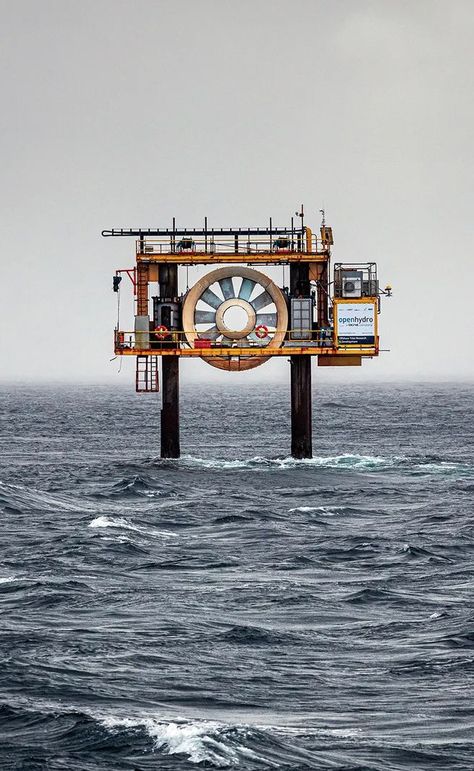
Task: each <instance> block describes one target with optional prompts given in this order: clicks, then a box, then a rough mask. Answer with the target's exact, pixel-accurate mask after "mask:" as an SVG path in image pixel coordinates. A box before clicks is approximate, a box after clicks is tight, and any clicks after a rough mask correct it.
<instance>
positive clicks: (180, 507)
mask: <svg viewBox="0 0 474 771" xmlns="http://www.w3.org/2000/svg"><path fill="white" fill-rule="evenodd" d="M314 386H315V389H314V458H313V459H312V460H310V461H294V460H292V459H291V458H289V457H288V454H289V450H288V448H289V396H288V389H287V388H286V387H284V386H282V385H277V386H272V385H271V384H270V385H267V386H262V385H248V384H246V385H245V387H240V386H236V385H235V384H233V383H232V382H231V379H230V378H229V385H227V384H225V385H224V386H222V387H217V386H205V385H199V386H191V385H189V384H188V385H184V386H183V392H182V404H181V408H182V436H181V441H182V452H183V457H182V458H181V459H180V460H177V461H162V460H160V459H159V457H158V454H159V398H160V397H159V396H157V395H156V394H154V395H139V396H137V395H135V394H134V393H133V391H132V387H133V385H132V383H130V384H127V385H126V386H122V385H121V386H118V387H116V388H113V387H111V386H107V387H105V386H100V387H91V386H87V387H86V386H80V387H79V386H77V387H72V386H69V387H67V386H61V387H59V386H50V387H47V386H43V387H34V386H25V385H18V386H7V385H3V386H1V387H0V404H1V410H0V434H1V440H0V514H1V531H0V540H1V550H0V769H1V771H10V770H13V769H14V770H15V771H20V769H21V770H22V771H46V769H47V770H48V771H50V770H51V771H59V770H61V771H64V770H67V771H70V770H72V771H76V770H78V771H98V770H99V769H100V770H102V769H104V770H105V769H110V770H112V771H121V770H122V769H124V770H125V769H126V770H127V771H145V770H148V769H160V771H168V770H169V771H178V770H179V771H186V770H187V769H196V768H199V767H202V768H238V769H242V771H251V770H253V769H255V771H261V770H263V769H282V771H283V770H285V769H287V770H288V771H289V770H290V769H291V771H299V770H300V769H301V770H303V769H333V770H335V769H338V770H339V771H372V770H374V771H375V770H376V771H405V769H417V770H418V769H419V770H420V771H422V770H424V769H429V770H430V771H434V770H438V769H439V771H450V770H451V769H452V770H453V771H454V770H456V771H461V770H463V771H464V770H466V771H468V770H470V771H472V769H474V578H473V576H474V571H473V568H474V520H473V498H474V436H473V426H474V406H473V388H472V385H467V384H465V385H462V384H442V385H437V384H431V385H426V384H425V385H423V384H390V385H383V386H381V385H369V384H366V383H364V384H357V385H354V384H352V385H345V386H341V385H330V384H328V383H324V384H321V383H318V382H317V380H316V378H315V384H314Z"/></svg>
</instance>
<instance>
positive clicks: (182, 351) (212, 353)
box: [115, 345, 378, 359]
mask: <svg viewBox="0 0 474 771" xmlns="http://www.w3.org/2000/svg"><path fill="white" fill-rule="evenodd" d="M115 354H116V356H180V357H191V358H196V357H197V358H200V357H204V358H206V359H210V358H219V357H220V358H226V359H227V358H229V356H230V357H234V356H245V357H251V356H256V357H262V356H265V358H266V357H268V356H307V355H308V354H309V355H310V356H321V357H332V358H334V357H337V358H340V359H344V358H345V357H348V356H370V357H371V356H377V355H378V351H377V350H376V349H375V348H374V347H373V346H370V347H369V346H368V347H366V348H350V349H349V348H348V349H347V350H341V349H340V348H337V349H336V348H321V347H318V346H313V345H307V346H292V345H285V346H282V347H281V348H270V346H268V347H265V346H255V347H252V348H241V347H239V348H237V347H235V348H234V347H231V346H228V347H225V348H224V347H220V348H217V347H216V348H185V347H183V348H126V347H124V348H122V347H120V348H115Z"/></svg>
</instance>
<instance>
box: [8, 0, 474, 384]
mask: <svg viewBox="0 0 474 771" xmlns="http://www.w3.org/2000/svg"><path fill="white" fill-rule="evenodd" d="M0 11H1V19H2V24H1V32H0V35H1V38H2V40H1V49H0V57H1V66H0V83H1V96H2V120H1V126H2V128H1V132H2V133H1V145H0V151H1V169H2V173H1V187H0V191H1V192H0V195H1V208H0V211H1V217H0V225H1V262H2V265H1V268H2V269H1V311H0V313H1V348H0V354H1V358H0V362H1V364H0V366H1V375H0V377H1V378H2V379H5V378H7V379H11V378H23V377H27V378H28V379H31V378H33V379H42V380H44V379H49V378H54V379H58V378H65V379H68V380H74V379H79V380H87V379H90V380H101V381H103V380H111V381H113V382H115V381H117V380H118V377H117V368H118V366H117V362H113V363H110V362H109V359H110V358H111V357H112V355H113V353H112V330H113V326H114V323H115V317H116V305H115V299H116V298H115V296H114V295H113V294H112V292H111V290H110V284H111V275H112V273H113V271H114V270H115V268H116V267H127V266H129V265H132V264H133V259H134V255H133V242H132V241H131V240H130V241H128V240H125V239H124V240H118V239H108V240H107V239H101V238H100V230H101V229H102V228H108V227H114V226H115V227H130V226H146V227H149V226H154V225H164V226H166V225H168V224H169V223H170V221H171V218H172V216H173V215H175V216H176V217H177V220H178V224H181V225H189V226H192V227H193V226H196V225H199V224H201V222H202V219H203V217H204V215H207V216H208V217H209V221H210V224H213V225H215V226H222V225H235V226H245V225H247V224H254V225H258V224H261V223H265V222H266V221H267V218H268V217H269V216H270V215H271V216H272V217H273V221H274V222H275V223H278V224H287V222H288V220H289V217H290V216H291V213H292V212H293V211H294V210H295V209H296V208H297V207H299V205H300V204H301V203H302V202H304V204H305V207H306V212H307V215H306V218H307V222H308V224H312V225H313V226H314V227H318V226H319V220H320V215H319V212H318V210H319V209H320V208H321V206H322V205H324V206H325V208H326V212H327V220H328V222H329V224H331V225H332V226H333V229H334V234H335V241H336V243H335V249H334V258H335V259H336V260H340V261H343V260H346V261H350V260H352V259H354V260H365V259H370V260H376V261H377V262H378V265H379V273H380V277H381V279H382V282H383V284H385V283H387V282H389V283H391V284H392V285H393V288H394V298H393V299H392V300H390V301H386V302H384V308H383V315H382V317H381V335H382V346H383V347H384V348H390V349H391V353H387V354H384V355H383V356H381V357H380V358H379V359H378V360H374V361H369V362H367V363H365V364H364V365H363V368H362V371H361V370H343V371H342V372H335V371H334V370H332V371H329V372H328V371H326V370H322V369H320V370H318V376H319V377H321V379H328V378H330V377H333V378H336V379H339V380H340V379H347V378H348V377H349V376H350V378H354V379H361V378H362V379H366V378H370V379H377V378H389V377H396V378H403V377H409V378H417V377H419V378H423V377H429V378H447V377H453V378H456V377H463V378H466V377H469V378H470V377H473V375H474V364H473V362H474V356H473V346H472V333H473V323H472V313H473V312H472V300H471V292H472V286H473V282H474V272H473V267H472V264H473V261H472V253H471V252H472V224H471V223H472V208H473V203H474V201H473V192H472V179H473V174H472V143H473V136H474V132H473V113H474V107H473V103H472V93H473V57H472V40H473V39H474V36H473V32H474V30H473V27H474V4H473V3H472V1H471V0H466V1H465V2H464V0H449V1H447V0H446V1H445V2H437V1H436V0H430V1H426V2H425V1H424V0H414V1H413V0H410V2H404V1H403V0H396V1H395V0H373V1H372V2H369V1H367V0H352V2H349V0H346V1H345V2H341V1H340V0H339V1H338V0H328V1H327V2H324V1H322V0H291V1H290V0H284V1H282V0H266V1H264V0H238V1H237V0H235V1H234V2H229V1H228V0H172V1H171V0H170V1H169V2H168V1H163V0H155V1H154V2H152V1H151V0H134V2H132V1H131V0H130V1H128V2H124V1H123V0H93V2H92V1H90V0H80V1H79V0H77V1H76V2H72V1H71V0H54V1H51V0H41V2H38V1H35V2H31V1H25V0H9V1H8V2H6V1H5V0H3V2H0ZM129 364H130V363H129ZM124 370H128V371H129V370H130V367H129V366H125V367H124ZM184 373H185V377H186V378H192V377H200V378H207V377H209V378H212V379H215V378H219V379H224V380H227V381H229V380H230V379H231V378H232V377H234V378H235V377H237V378H242V379H250V378H252V377H255V378H262V377H264V376H269V375H271V376H274V377H276V378H284V377H286V376H287V365H286V363H285V362H284V361H273V362H271V364H267V365H264V367H262V368H259V369H257V370H255V372H254V373H245V374H242V375H238V376H233V375H230V374H228V373H219V372H217V371H216V370H214V369H213V368H211V367H209V366H208V365H206V364H204V363H200V362H199V363H198V362H186V364H185V366H184ZM348 373H350V375H348ZM127 380H129V382H130V387H131V388H132V387H133V384H132V378H131V373H130V375H126V376H125V377H124V376H123V375H122V376H121V377H120V379H119V382H126V381H127Z"/></svg>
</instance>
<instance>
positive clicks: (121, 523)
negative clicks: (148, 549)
mask: <svg viewBox="0 0 474 771" xmlns="http://www.w3.org/2000/svg"><path fill="white" fill-rule="evenodd" d="M89 527H93V528H101V527H112V528H117V529H118V530H132V531H133V532H135V533H140V534H141V535H147V536H163V537H165V538H169V537H170V536H174V533H172V532H171V531H169V530H153V529H151V528H146V527H139V526H138V525H132V523H131V522H129V521H128V520H127V519H125V518H124V517H106V516H105V515H101V516H100V517H96V518H95V519H93V520H92V522H89Z"/></svg>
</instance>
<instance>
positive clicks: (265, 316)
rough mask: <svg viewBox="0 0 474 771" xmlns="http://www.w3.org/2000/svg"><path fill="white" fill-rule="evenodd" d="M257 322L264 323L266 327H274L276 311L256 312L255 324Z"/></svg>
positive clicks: (257, 323) (256, 324)
mask: <svg viewBox="0 0 474 771" xmlns="http://www.w3.org/2000/svg"><path fill="white" fill-rule="evenodd" d="M259 324H265V326H266V327H276V325H277V315H276V313H257V320H256V322H255V326H257V327H258V325H259Z"/></svg>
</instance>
